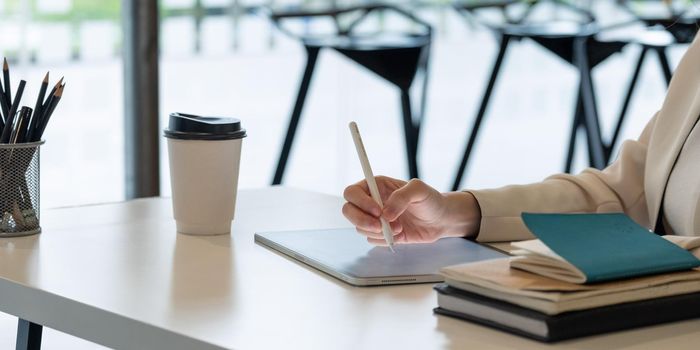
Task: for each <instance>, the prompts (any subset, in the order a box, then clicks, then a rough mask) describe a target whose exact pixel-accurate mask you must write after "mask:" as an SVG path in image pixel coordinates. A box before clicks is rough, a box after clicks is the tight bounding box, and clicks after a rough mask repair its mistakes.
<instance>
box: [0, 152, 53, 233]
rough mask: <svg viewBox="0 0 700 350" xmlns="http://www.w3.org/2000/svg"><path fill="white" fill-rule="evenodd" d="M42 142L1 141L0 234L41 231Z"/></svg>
mask: <svg viewBox="0 0 700 350" xmlns="http://www.w3.org/2000/svg"><path fill="white" fill-rule="evenodd" d="M43 144H44V141H40V142H31V143H17V144H0V237H16V236H27V235H33V234H36V233H39V232H41V226H39V147H40V146H41V145H43Z"/></svg>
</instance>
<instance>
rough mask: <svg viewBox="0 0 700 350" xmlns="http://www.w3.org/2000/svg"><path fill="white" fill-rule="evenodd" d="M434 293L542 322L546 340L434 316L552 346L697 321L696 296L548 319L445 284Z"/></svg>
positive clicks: (491, 323) (512, 329) (440, 311)
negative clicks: (628, 331) (691, 320)
mask: <svg viewBox="0 0 700 350" xmlns="http://www.w3.org/2000/svg"><path fill="white" fill-rule="evenodd" d="M435 290H437V291H438V293H443V294H447V295H450V296H455V297H458V298H460V299H464V300H468V301H471V302H474V303H479V304H481V305H482V306H486V307H490V308H495V309H499V310H502V311H505V312H508V313H512V314H517V315H520V316H521V317H527V318H530V319H534V320H536V321H540V322H543V323H545V324H546V326H547V329H548V330H549V332H548V333H549V334H547V335H546V336H542V335H538V334H531V333H528V332H525V331H523V330H522V329H518V328H517V327H513V326H510V325H504V324H500V323H497V322H494V321H491V320H487V319H484V318H481V317H478V316H475V315H470V314H465V313H461V312H456V311H453V310H446V309H444V308H442V307H438V308H436V309H434V311H435V312H436V313H438V314H442V315H446V316H451V317H456V318H460V319H464V320H467V321H471V322H474V323H478V324H481V325H484V326H488V327H492V328H496V329H499V330H502V331H506V332H508V333H512V334H515V335H519V336H523V337H527V338H530V339H535V340H538V341H542V342H556V341H561V340H566V339H573V338H580V337H584V336H590V335H596V334H602V333H609V332H614V331H620V330H625V329H631V328H637V327H644V326H651V325H655V324H661V323H667V322H675V321H682V320H687V319H691V318H696V317H700V293H692V294H683V295H676V296H672V297H666V298H658V299H651V300H643V301H638V302H632V303H624V304H617V305H610V306H604V307H600V308H594V309H589V310H583V311H573V312H567V313H563V314H559V315H555V316H549V315H546V314H543V313H541V312H538V311H534V310H530V309H527V308H524V307H521V306H518V305H514V304H511V303H507V302H504V301H500V300H496V299H491V298H488V297H485V296H481V295H478V294H474V293H469V292H466V291H463V290H459V289H456V288H452V287H450V286H448V285H447V284H445V283H440V284H437V285H436V286H435Z"/></svg>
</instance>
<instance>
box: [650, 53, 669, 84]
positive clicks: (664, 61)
mask: <svg viewBox="0 0 700 350" xmlns="http://www.w3.org/2000/svg"><path fill="white" fill-rule="evenodd" d="M654 50H655V51H656V54H657V55H658V56H659V63H660V64H661V70H662V71H663V73H664V78H666V85H668V84H671V77H672V76H673V71H671V65H670V64H669V63H668V56H666V49H665V48H663V47H656V48H654Z"/></svg>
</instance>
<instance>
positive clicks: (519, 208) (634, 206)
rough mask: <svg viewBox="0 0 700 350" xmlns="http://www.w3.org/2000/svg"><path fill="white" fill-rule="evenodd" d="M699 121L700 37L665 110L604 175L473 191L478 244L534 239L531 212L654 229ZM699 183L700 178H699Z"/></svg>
mask: <svg viewBox="0 0 700 350" xmlns="http://www.w3.org/2000/svg"><path fill="white" fill-rule="evenodd" d="M699 116H700V36H697V37H696V38H695V40H694V41H693V43H692V44H691V46H690V47H689V49H688V51H687V52H686V53H685V55H684V56H683V59H682V60H681V62H680V64H679V65H678V68H677V69H676V71H675V73H674V75H673V79H672V80H671V84H670V86H669V90H668V92H667V94H666V98H665V100H664V103H663V105H662V107H661V109H660V110H659V111H658V112H657V113H656V114H655V115H654V116H653V117H652V118H651V120H650V121H649V123H648V124H647V126H646V127H645V129H644V131H643V132H642V135H641V136H640V137H639V138H638V139H637V140H628V141H625V142H624V143H623V144H622V147H621V149H620V153H619V155H618V157H617V159H616V160H615V161H614V162H613V163H612V164H611V165H610V166H608V167H607V168H605V169H603V170H597V169H587V170H585V171H583V172H582V173H581V174H578V175H568V174H559V175H554V176H551V177H549V178H547V179H545V180H544V181H542V182H539V183H534V184H530V185H518V186H506V187H503V188H499V189H491V190H479V191H469V192H470V193H472V194H473V195H474V196H475V197H476V199H477V201H478V203H479V206H480V207H481V215H482V217H481V226H480V230H479V234H478V236H477V240H478V241H482V242H493V241H512V240H522V239H531V238H533V237H532V235H531V233H530V232H529V231H528V230H527V228H526V227H525V225H524V223H523V222H522V220H521V218H520V214H521V213H522V212H524V211H527V212H549V213H609V212H624V213H626V214H627V215H629V216H630V217H631V218H632V219H633V220H635V221H636V222H637V223H639V224H641V225H643V226H645V227H648V228H649V229H654V226H655V224H656V222H657V219H658V215H659V211H660V208H661V201H662V198H663V195H664V191H665V188H666V183H667V181H668V177H669V175H670V172H671V169H672V168H673V165H674V163H675V161H676V159H677V158H678V154H679V153H680V150H681V148H682V147H683V143H684V142H685V140H686V138H687V137H688V135H689V134H690V131H691V130H692V129H693V127H694V126H695V123H696V121H697V120H698V117H699ZM699 181H700V179H699Z"/></svg>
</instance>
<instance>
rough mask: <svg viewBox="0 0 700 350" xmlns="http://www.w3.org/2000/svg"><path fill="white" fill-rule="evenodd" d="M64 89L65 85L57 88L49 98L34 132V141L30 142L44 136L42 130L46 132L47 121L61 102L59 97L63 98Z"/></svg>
mask: <svg viewBox="0 0 700 350" xmlns="http://www.w3.org/2000/svg"><path fill="white" fill-rule="evenodd" d="M65 87H66V84H65V83H64V84H63V85H61V86H59V87H58V89H56V92H55V93H54V94H53V96H51V97H50V99H51V100H50V104H49V106H47V107H46V109H45V110H44V111H43V112H42V114H43V115H42V117H41V124H40V125H39V126H38V127H37V130H36V131H35V132H34V140H31V141H39V140H41V137H42V136H43V135H44V130H46V125H48V123H49V119H50V118H51V115H53V111H54V110H55V109H56V106H57V105H58V102H59V101H61V96H63V89H64V88H65Z"/></svg>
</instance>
